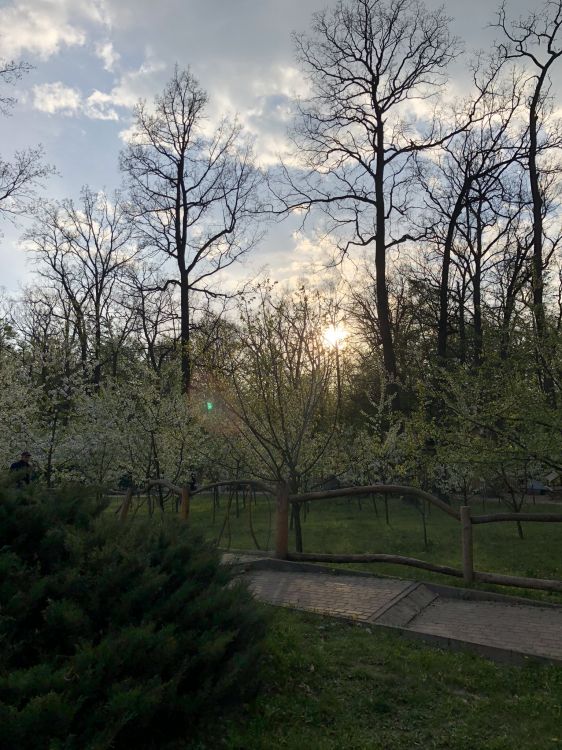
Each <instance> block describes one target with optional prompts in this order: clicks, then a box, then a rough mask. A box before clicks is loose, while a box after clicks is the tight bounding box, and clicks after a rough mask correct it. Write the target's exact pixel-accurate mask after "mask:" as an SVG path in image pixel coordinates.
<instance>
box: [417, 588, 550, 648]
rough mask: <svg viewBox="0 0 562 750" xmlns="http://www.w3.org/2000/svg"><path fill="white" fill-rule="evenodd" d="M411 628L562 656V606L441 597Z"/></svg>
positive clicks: (489, 644)
mask: <svg viewBox="0 0 562 750" xmlns="http://www.w3.org/2000/svg"><path fill="white" fill-rule="evenodd" d="M407 629H408V630H413V631H415V632H417V633H431V634H432V635H440V636H444V637H446V638H455V639H457V640H462V641H466V642H468V643H479V644H482V645H485V646H493V647H496V648H504V649H509V650H512V651H518V652H520V653H524V654H532V655H535V656H546V657H549V658H555V659H562V609H550V608H546V607H545V608H543V607H535V606H524V605H506V604H500V603H498V602H482V601H463V600H458V599H441V598H437V599H435V600H434V601H433V602H432V603H431V604H430V605H429V606H428V607H426V608H425V609H423V610H422V611H421V612H420V613H419V614H418V615H417V616H416V617H415V618H414V619H413V620H412V621H411V622H410V623H409V624H408V625H407Z"/></svg>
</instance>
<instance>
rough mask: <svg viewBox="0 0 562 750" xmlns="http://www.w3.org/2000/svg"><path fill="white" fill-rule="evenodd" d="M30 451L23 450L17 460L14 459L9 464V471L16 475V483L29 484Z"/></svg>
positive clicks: (20, 484) (19, 485)
mask: <svg viewBox="0 0 562 750" xmlns="http://www.w3.org/2000/svg"><path fill="white" fill-rule="evenodd" d="M30 459H31V453H29V452H28V451H23V453H22V454H21V458H20V460H19V461H14V463H13V464H11V466H10V471H11V472H14V473H16V474H17V475H18V480H17V485H18V487H21V486H22V485H23V484H29V483H30V481H31V463H30Z"/></svg>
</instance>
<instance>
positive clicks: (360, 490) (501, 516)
mask: <svg viewBox="0 0 562 750" xmlns="http://www.w3.org/2000/svg"><path fill="white" fill-rule="evenodd" d="M158 485H159V486H161V487H165V488H166V489H168V490H169V491H170V492H172V493H174V494H176V495H178V496H180V497H181V504H180V517H181V518H182V519H183V520H187V519H188V517H189V508H190V501H191V497H193V496H194V495H198V494H201V493H203V492H208V491H210V490H214V489H215V488H219V487H252V488H253V489H255V490H258V491H260V492H265V493H267V494H271V495H275V498H276V504H275V519H276V520H275V557H276V558H278V559H281V560H292V561H299V562H303V561H307V562H329V563H370V562H382V563H389V564H397V565H408V566H411V567H416V568H421V569H423V570H429V571H431V572H435V573H441V574H444V575H449V576H455V577H457V578H462V579H463V581H464V583H465V584H466V585H470V584H472V583H473V582H474V581H481V582H485V583H494V584H497V585H501V586H514V587H520V588H528V589H541V590H546V591H559V592H562V581H557V580H550V579H542V578H524V577H521V576H511V575H502V574H499V573H488V572H483V571H477V570H475V569H474V552H473V526H474V525H475V524H484V523H501V522H506V521H511V522H513V521H515V522H527V521H529V522H543V523H562V514H559V513H493V514H490V515H475V516H473V515H472V513H471V508H470V506H469V505H463V506H461V507H460V509H459V510H458V511H457V510H455V509H454V508H452V507H451V506H450V505H448V504H447V503H445V502H444V501H443V500H441V499H439V498H438V497H435V496H434V495H432V494H430V493H429V492H425V491H424V490H421V489H419V488H417V487H407V486H403V485H393V484H372V485H366V486H362V487H343V488H341V489H337V490H323V491H318V492H308V493H304V494H300V495H295V494H289V491H288V488H287V485H286V484H285V483H283V482H279V483H278V484H277V485H276V487H272V486H271V485H268V484H266V483H265V482H260V481H257V480H253V479H233V480H225V481H221V482H214V483H212V484H208V485H205V486H203V487H200V488H198V489H196V490H192V491H190V490H189V487H187V486H185V485H175V484H173V483H171V482H169V481H167V480H166V479H151V480H147V481H146V483H145V488H146V489H150V488H151V487H154V486H158ZM375 494H378V495H381V494H382V495H398V496H408V497H416V498H418V499H420V500H423V501H424V502H427V503H429V504H431V505H434V506H435V507H437V508H439V509H440V510H442V511H443V512H444V513H447V515H449V516H451V517H452V518H454V519H455V520H456V521H458V522H459V524H460V531H461V557H462V568H461V569H459V568H453V567H450V566H448V565H438V564H436V563H431V562H427V561H426V560H419V559H417V558H413V557H406V556H403V555H388V554H338V555H335V554H320V553H304V552H290V551H289V509H290V506H291V505H300V504H303V503H308V502H316V501H320V500H329V499H334V498H342V497H357V496H361V495H375ZM132 497H133V489H132V488H130V489H128V490H127V492H126V495H125V498H124V501H123V503H122V505H121V508H120V510H119V518H120V519H121V520H125V519H126V518H127V515H128V512H129V509H130V506H131V503H132Z"/></svg>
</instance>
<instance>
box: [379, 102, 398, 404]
mask: <svg viewBox="0 0 562 750" xmlns="http://www.w3.org/2000/svg"><path fill="white" fill-rule="evenodd" d="M383 128H384V125H383V120H382V116H380V115H377V166H376V172H375V197H376V220H377V228H376V238H375V270H376V291H377V317H378V321H379V332H380V337H381V342H382V353H383V362H384V370H385V373H386V379H387V383H388V392H389V394H390V395H394V399H393V400H392V408H393V409H395V410H396V409H398V408H399V406H400V405H399V404H398V388H397V383H396V374H397V373H396V355H395V352H394V343H393V341H392V326H391V322H390V308H389V304H388V287H387V284H386V232H385V222H386V215H385V214H386V211H385V199H384V167H385V157H384V129H383Z"/></svg>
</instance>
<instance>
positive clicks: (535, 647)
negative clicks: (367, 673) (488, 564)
mask: <svg viewBox="0 0 562 750" xmlns="http://www.w3.org/2000/svg"><path fill="white" fill-rule="evenodd" d="M230 562H238V563H239V564H240V563H242V564H243V566H244V570H243V572H242V576H243V577H244V578H245V579H246V580H247V581H248V583H249V586H250V589H251V590H252V591H253V593H254V594H255V596H256V597H257V598H258V599H260V600H262V601H265V602H269V603H270V604H275V605H280V606H286V607H294V608H296V609H301V610H308V611H313V612H318V613H320V614H324V615H330V616H334V617H340V618H344V619H347V620H353V621H356V622H361V623H365V624H370V625H375V626H383V627H385V628H391V629H394V630H399V631H400V632H402V633H403V634H405V635H410V636H413V637H418V638H423V639H425V640H430V641H433V642H435V643H436V644H437V645H440V646H444V647H449V648H454V649H459V648H460V649H468V650H472V651H476V652H477V653H479V654H481V655H483V656H490V657H492V658H494V659H498V660H501V661H508V662H512V663H521V662H522V661H524V660H525V659H526V658H529V657H531V658H538V659H545V660H549V661H554V662H557V663H560V664H562V606H561V607H558V606H556V607H555V606H552V605H550V606H547V605H541V604H540V603H536V602H534V601H532V600H524V599H521V598H516V597H506V596H495V595H493V594H490V595H487V594H486V593H484V592H476V591H468V590H465V589H452V588H450V587H442V586H433V585H432V584H424V583H418V582H414V581H404V580H399V579H393V578H377V577H376V576H365V575H353V574H349V575H348V574H341V573H339V572H338V573H337V574H334V573H333V572H330V571H329V570H328V569H325V568H319V567H316V568H315V569H314V570H312V569H311V566H302V565H294V564H291V563H285V564H283V563H280V562H279V561H267V560H263V559H262V560H260V561H258V560H255V559H254V560H253V561H252V560H251V559H250V558H246V559H245V560H232V559H231V560H230ZM269 566H271V567H269Z"/></svg>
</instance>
